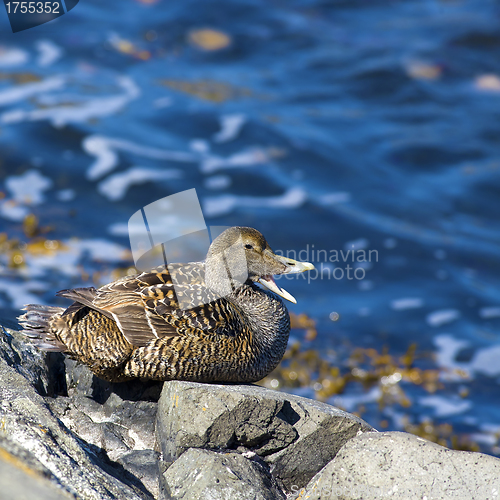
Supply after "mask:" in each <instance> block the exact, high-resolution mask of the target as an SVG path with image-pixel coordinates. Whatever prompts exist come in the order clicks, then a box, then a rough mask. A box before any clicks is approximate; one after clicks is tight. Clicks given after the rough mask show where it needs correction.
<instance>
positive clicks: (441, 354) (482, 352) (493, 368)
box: [434, 334, 500, 380]
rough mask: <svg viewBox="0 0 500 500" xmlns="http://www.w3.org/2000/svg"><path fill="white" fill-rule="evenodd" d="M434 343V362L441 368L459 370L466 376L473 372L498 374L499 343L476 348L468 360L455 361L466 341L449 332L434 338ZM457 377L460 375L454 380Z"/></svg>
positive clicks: (495, 375)
mask: <svg viewBox="0 0 500 500" xmlns="http://www.w3.org/2000/svg"><path fill="white" fill-rule="evenodd" d="M434 344H435V345H436V347H437V352H436V363H437V365H438V366H439V367H441V368H445V369H447V370H450V371H455V372H456V371H457V370H460V371H462V372H464V373H465V374H467V375H468V376H472V375H475V374H482V375H485V376H487V377H498V376H500V363H499V362H498V360H499V359H500V344H494V345H492V346H488V347H482V348H481V349H478V350H477V351H476V352H475V353H474V355H473V356H472V359H471V360H470V361H468V362H458V361H455V359H456V357H457V355H458V354H459V352H460V351H461V350H462V349H464V348H465V347H469V346H470V343H469V342H468V341H466V340H458V339H455V338H454V337H453V336H451V335H449V334H443V335H438V336H436V337H435V338H434ZM448 378H449V377H448ZM451 378H452V379H454V378H455V377H453V375H451ZM459 379H460V377H456V380H459Z"/></svg>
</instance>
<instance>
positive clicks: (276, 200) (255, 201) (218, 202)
mask: <svg viewBox="0 0 500 500" xmlns="http://www.w3.org/2000/svg"><path fill="white" fill-rule="evenodd" d="M306 200H307V194H306V192H305V191H304V190H303V189H301V188H291V189H289V190H288V191H287V192H285V193H284V194H283V195H281V196H268V197H258V196H236V195H231V194H228V195H222V196H216V197H207V198H205V199H204V200H203V202H202V206H203V213H204V214H205V217H218V216H220V215H225V214H228V213H230V212H231V211H232V210H234V208H236V207H243V208H288V209H292V208H298V207H300V206H302V205H303V204H304V202H305V201H306Z"/></svg>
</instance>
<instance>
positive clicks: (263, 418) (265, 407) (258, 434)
mask: <svg viewBox="0 0 500 500" xmlns="http://www.w3.org/2000/svg"><path fill="white" fill-rule="evenodd" d="M156 431H157V437H158V442H159V444H160V446H161V451H162V453H163V459H164V460H165V461H166V462H167V464H169V463H171V462H173V461H175V460H176V459H177V458H178V457H179V456H181V455H182V453H184V452H185V451H186V450H187V449H188V448H203V449H209V450H231V449H232V450H240V451H252V452H254V453H256V454H257V455H259V456H261V457H262V458H263V459H264V460H265V461H266V463H268V464H269V466H270V470H271V472H272V474H273V476H274V477H275V478H277V479H278V481H279V482H280V483H281V484H282V485H283V486H284V488H285V489H286V490H288V491H289V490H290V488H291V486H292V485H299V487H302V486H305V485H306V484H307V482H308V481H309V480H310V479H311V478H312V477H313V476H314V474H316V473H317V472H318V471H319V470H320V469H321V468H323V467H324V466H325V465H326V464H327V463H328V462H329V461H330V460H332V458H333V457H334V456H335V455H336V453H337V452H338V450H339V449H340V448H341V447H342V446H343V445H344V444H345V443H346V442H347V441H348V440H349V439H351V438H352V437H354V436H356V435H357V434H358V433H363V432H367V431H373V428H372V427H370V426H369V425H368V424H367V423H365V422H363V421H362V420H361V419H359V418H357V417H355V416H354V415H351V414H349V413H346V412H344V411H341V410H339V409H337V408H334V407H333V406H330V405H327V404H324V403H320V402H318V401H313V400H310V399H306V398H301V397H299V396H294V395H291V394H286V393H282V392H277V391H273V390H271V389H266V388H264V387H258V386H254V385H216V384H199V383H194V382H180V381H170V382H166V383H165V385H164V388H163V392H162V395H161V397H160V400H159V407H158V417H157V426H156Z"/></svg>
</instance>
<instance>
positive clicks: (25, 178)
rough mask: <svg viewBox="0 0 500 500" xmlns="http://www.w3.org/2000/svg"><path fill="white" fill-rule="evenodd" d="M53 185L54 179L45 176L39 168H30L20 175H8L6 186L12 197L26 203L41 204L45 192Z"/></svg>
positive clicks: (18, 201)
mask: <svg viewBox="0 0 500 500" xmlns="http://www.w3.org/2000/svg"><path fill="white" fill-rule="evenodd" d="M51 186H52V180H51V179H49V178H48V177H44V176H43V175H42V174H41V173H40V172H39V171H38V170H28V171H27V172H25V173H24V174H22V175H19V176H10V177H7V179H6V181H5V187H6V188H7V189H8V191H9V192H10V193H11V195H12V198H13V199H14V200H15V201H16V202H17V203H21V204H24V205H40V203H43V201H44V196H43V193H44V191H46V190H47V189H49V188H50V187H51Z"/></svg>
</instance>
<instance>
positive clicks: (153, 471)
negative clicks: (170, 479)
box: [117, 450, 160, 498]
mask: <svg viewBox="0 0 500 500" xmlns="http://www.w3.org/2000/svg"><path fill="white" fill-rule="evenodd" d="M117 461H118V463H119V464H121V465H122V466H123V468H124V469H125V470H126V471H128V472H130V473H131V474H133V476H134V477H136V478H137V479H139V480H140V481H141V483H142V484H143V485H144V486H145V487H146V488H147V490H148V491H149V492H151V494H152V495H153V497H154V498H158V495H159V482H158V477H159V471H160V469H159V461H160V454H159V453H158V452H157V451H154V450H137V451H131V452H129V453H127V454H125V455H122V456H121V457H120V458H119V459H118V460H117Z"/></svg>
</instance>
